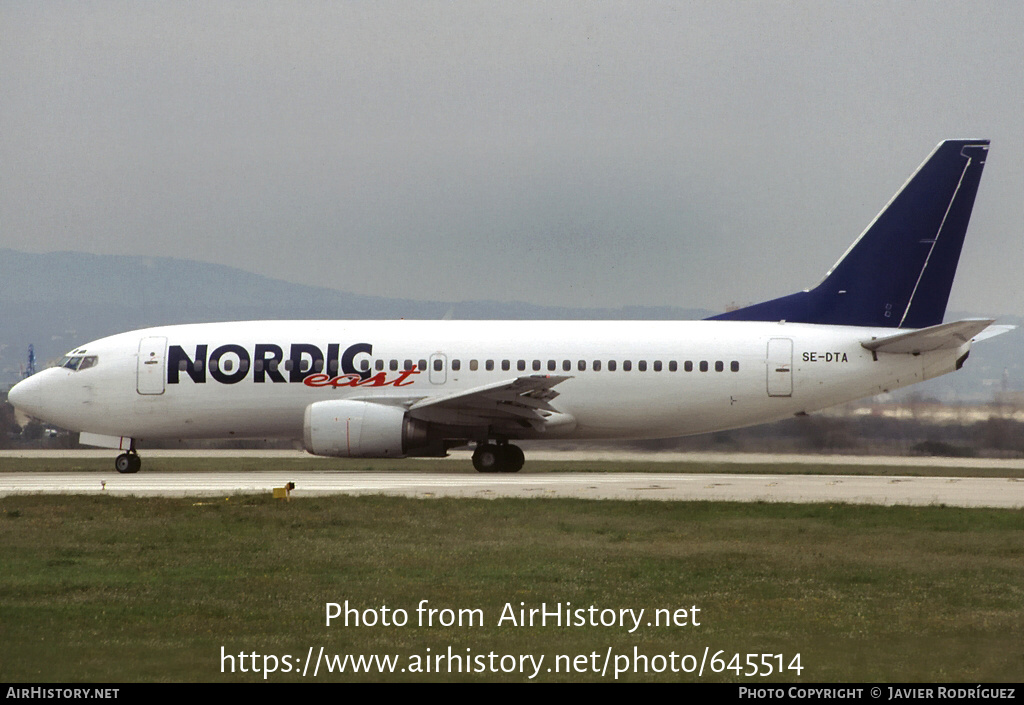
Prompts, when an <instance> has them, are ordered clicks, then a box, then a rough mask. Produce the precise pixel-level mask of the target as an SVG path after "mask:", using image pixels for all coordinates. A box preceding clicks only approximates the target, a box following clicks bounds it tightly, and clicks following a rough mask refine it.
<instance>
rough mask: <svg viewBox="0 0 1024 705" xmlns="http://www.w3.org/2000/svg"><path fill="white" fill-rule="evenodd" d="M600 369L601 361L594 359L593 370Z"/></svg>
mask: <svg viewBox="0 0 1024 705" xmlns="http://www.w3.org/2000/svg"><path fill="white" fill-rule="evenodd" d="M600 371H601V361H600V360H594V372H600Z"/></svg>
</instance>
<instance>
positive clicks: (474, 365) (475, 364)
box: [469, 360, 480, 372]
mask: <svg viewBox="0 0 1024 705" xmlns="http://www.w3.org/2000/svg"><path fill="white" fill-rule="evenodd" d="M479 366H480V365H479V363H478V362H477V361H476V360H470V361H469V369H470V370H472V371H473V372H476V371H477V369H478V368H479Z"/></svg>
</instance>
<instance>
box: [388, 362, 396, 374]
mask: <svg viewBox="0 0 1024 705" xmlns="http://www.w3.org/2000/svg"><path fill="white" fill-rule="evenodd" d="M388 369H390V370H391V371H392V372H396V371H397V370H398V360H391V361H390V362H389V363H388Z"/></svg>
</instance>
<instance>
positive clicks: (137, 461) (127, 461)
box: [114, 441, 142, 473]
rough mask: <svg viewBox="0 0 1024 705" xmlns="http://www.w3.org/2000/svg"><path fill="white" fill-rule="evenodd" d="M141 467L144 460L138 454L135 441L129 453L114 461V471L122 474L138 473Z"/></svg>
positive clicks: (122, 454)
mask: <svg viewBox="0 0 1024 705" xmlns="http://www.w3.org/2000/svg"><path fill="white" fill-rule="evenodd" d="M141 467H142V458H140V457H139V454H138V452H137V451H136V450H135V441H132V445H131V448H130V449H129V450H128V452H127V453H121V455H119V456H117V459H116V460H114V469H115V470H117V471H118V472H120V473H133V472H138V471H139V468H141Z"/></svg>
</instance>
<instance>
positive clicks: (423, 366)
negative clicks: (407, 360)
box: [416, 360, 427, 372]
mask: <svg viewBox="0 0 1024 705" xmlns="http://www.w3.org/2000/svg"><path fill="white" fill-rule="evenodd" d="M416 369H418V370H419V371H420V372H422V371H423V370H425V369H427V361H426V360H420V363H419V366H418V367H417V368H416Z"/></svg>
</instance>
